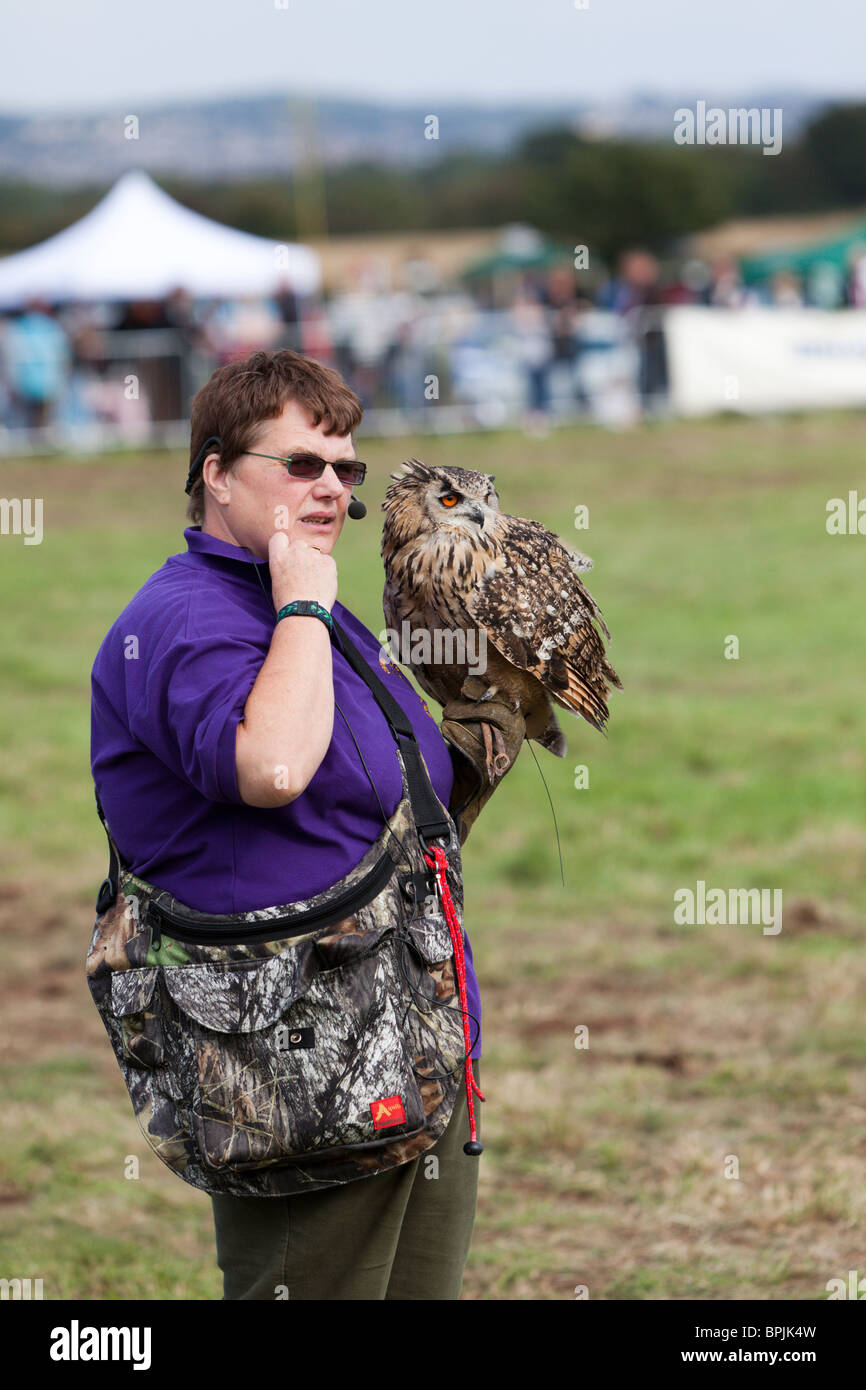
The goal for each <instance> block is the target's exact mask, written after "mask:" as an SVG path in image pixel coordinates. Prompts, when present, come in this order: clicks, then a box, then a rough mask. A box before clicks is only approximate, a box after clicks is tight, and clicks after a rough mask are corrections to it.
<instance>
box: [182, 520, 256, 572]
mask: <svg viewBox="0 0 866 1390" xmlns="http://www.w3.org/2000/svg"><path fill="white" fill-rule="evenodd" d="M183 534H184V538H185V540H186V544H187V550H188V551H189V552H190V554H193V555H221V556H222V557H223V558H224V559H226V560H240V561H241V563H242V564H245V565H254V564H255V565H265V566H266V567H267V564H268V562H267V560H260V559H259V558H258V557H256V558H255V560H254V559H252V558H251V556H250V554H249V552H248V551H246V550H242V549H241V547H240V546H239V545H231V544H230V543H229V542H228V541H222V540H220V538H219V536H211V535H210V534H209V533H208V532H207V531H203V530H202V529H201V527H200V526H187V527H186V529H185V531H184V533H183Z"/></svg>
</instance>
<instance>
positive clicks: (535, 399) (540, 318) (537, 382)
mask: <svg viewBox="0 0 866 1390" xmlns="http://www.w3.org/2000/svg"><path fill="white" fill-rule="evenodd" d="M509 318H510V323H511V326H512V330H513V332H514V346H515V351H516V354H517V357H518V360H519V361H520V362H521V364H522V365H523V369H524V371H525V373H526V384H527V406H528V411H529V415H528V424H529V425H530V427H538V426H540V425H542V424H544V423H545V417H546V415H547V412H548V410H549V408H550V392H549V386H548V373H549V371H550V367H551V364H552V362H553V330H552V326H551V322H550V318H549V316H548V311H547V309H546V307H545V305H544V304H542V303H541V301H540V299H539V297H538V294H537V292H536V291H535V290H534V289H533V288H531V286H530V284H529V283H528V282H524V283H523V284H522V285H521V287H520V289H519V291H518V293H517V298H516V299H515V301H514V303H513V304H512V306H511V311H510V315H509Z"/></svg>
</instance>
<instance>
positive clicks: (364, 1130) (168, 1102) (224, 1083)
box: [87, 624, 484, 1197]
mask: <svg viewBox="0 0 866 1390" xmlns="http://www.w3.org/2000/svg"><path fill="white" fill-rule="evenodd" d="M334 640H335V642H338V643H339V645H340V647H341V650H342V651H343V653H344V655H345V656H346V659H347V660H348V661H349V662H350V664H351V665H352V666H353V668H354V669H355V670H356V671H357V672H358V674H359V675H361V676H362V678H363V679H364V680H365V681H366V683H367V684H368V686H369V687H370V689H371V691H372V693H373V696H374V698H375V699H376V701H377V703H378V704H379V706H380V708H381V709H382V710H383V713H384V714H385V716H386V718H387V719H388V723H389V725H390V728H391V733H392V735H393V737H394V739H395V743H396V752H397V758H398V761H399V764H400V770H401V775H402V782H403V790H402V795H401V799H400V802H399V804H398V806H397V808H396V810H395V811H394V814H393V815H392V816H391V817H390V819H389V820H388V821H387V823H386V824H385V826H384V828H383V830H382V833H381V835H380V836H379V838H378V839H377V840H376V842H375V844H373V845H372V846H371V847H370V849H369V850H368V852H367V854H365V856H364V858H363V859H362V860H361V862H360V864H358V865H357V866H356V867H355V868H354V869H352V871H351V872H350V873H349V874H347V875H346V876H345V877H344V878H343V879H341V880H340V881H339V882H338V883H335V884H333V885H332V887H330V888H328V889H326V890H325V891H324V892H322V893H319V894H317V895H316V896H315V897H313V898H308V899H306V900H304V901H300V902H293V903H283V904H279V905H277V906H274V907H266V908H261V909H258V910H255V911H250V912H239V913H229V914H208V913H202V912H197V911H196V910H195V909H193V908H191V907H189V906H187V905H186V904H184V903H181V902H179V901H178V900H177V899H176V898H174V897H173V896H172V895H171V894H170V893H168V892H166V891H165V890H162V889H160V888H158V887H156V886H155V885H154V884H151V883H147V882H146V881H145V880H143V879H141V878H139V877H138V876H137V875H135V874H133V873H132V872H131V871H130V870H129V868H128V867H127V866H125V865H124V864H123V862H122V859H121V856H120V854H119V852H118V850H117V846H116V844H115V842H114V840H113V838H112V835H111V832H110V830H109V828H108V825H107V823H106V821H105V817H104V815H103V812H102V807H101V806H100V805H99V798H98V795H97V809H98V811H99V815H100V818H101V820H102V822H103V825H104V827H105V831H106V834H107V836H108V843H109V852H110V863H109V872H108V877H107V878H106V879H105V880H104V882H103V883H102V885H101V887H100V890H99V896H98V899H97V903H96V913H97V916H96V923H95V926H94V930H93V936H92V939H91V944H90V950H89V954H88V957H87V979H88V984H89V987H90V992H91V995H92V997H93V1000H94V1002H95V1004H96V1007H97V1009H98V1010H99V1013H100V1016H101V1018H102V1021H103V1023H104V1025H105V1028H106V1031H107V1033H108V1037H109V1039H110V1041H111V1045H112V1048H113V1050H114V1053H115V1056H116V1058H117V1061H118V1063H119V1065H120V1070H121V1072H122V1074H123V1079H124V1081H125V1083H126V1086H127V1089H128V1091H129V1094H130V1097H131V1099H132V1105H133V1110H134V1112H135V1115H136V1118H137V1119H138V1123H139V1126H140V1128H141V1130H142V1133H143V1134H144V1137H145V1139H146V1140H147V1142H148V1143H149V1145H150V1146H151V1148H152V1149H153V1150H154V1151H155V1152H156V1153H157V1154H158V1156H159V1157H160V1158H161V1159H162V1160H163V1162H164V1163H166V1164H167V1165H168V1167H169V1168H171V1169H172V1170H173V1171H174V1172H175V1173H177V1174H178V1175H179V1176H180V1177H182V1178H183V1179H184V1180H185V1181H186V1182H188V1183H190V1184H192V1186H194V1187H198V1188H201V1189H203V1190H204V1191H206V1192H209V1193H230V1194H233V1195H235V1196H259V1197H278V1196H288V1195H291V1194H293V1193H297V1192H311V1191H316V1190H319V1189H321V1188H325V1187H333V1186H336V1185H340V1184H343V1183H347V1182H351V1181H353V1180H354V1179H357V1178H361V1177H366V1176H368V1175H371V1174H375V1173H378V1172H382V1171H384V1170H386V1169H388V1168H393V1167H396V1166H398V1165H399V1164H402V1163H406V1162H408V1161H409V1160H410V1159H412V1158H414V1157H415V1156H416V1155H418V1154H420V1153H422V1152H424V1150H425V1149H428V1148H430V1147H431V1146H432V1145H433V1144H434V1143H435V1142H436V1140H437V1139H438V1138H439V1137H440V1135H441V1134H442V1133H443V1131H444V1129H445V1127H446V1125H447V1123H448V1121H449V1119H450V1117H451V1114H452V1112H453V1109H454V1103H455V1101H456V1098H457V1094H458V1089H459V1085H460V1073H461V1072H462V1073H463V1081H464V1084H465V1087H466V1093H467V1101H468V1105H469V1115H470V1134H471V1140H470V1142H469V1143H468V1144H466V1145H465V1146H464V1147H465V1151H466V1153H467V1154H470V1155H475V1154H477V1153H479V1152H480V1151H481V1145H480V1144H479V1143H477V1142H475V1124H474V1109H473V1104H472V1094H473V1091H474V1093H475V1094H476V1095H477V1096H478V1097H479V1098H480V1099H481V1100H483V1099H484V1097H483V1096H482V1094H481V1092H480V1091H479V1090H478V1087H477V1085H476V1083H475V1079H474V1076H473V1075H472V1062H471V1058H470V1056H469V1053H470V1047H469V1045H468V1040H469V1028H468V1019H467V1014H466V1004H465V981H464V973H463V959H462V956H463V946H462V935H463V885H462V869H461V858H460V844H459V840H458V837H457V831H456V826H455V824H454V821H453V820H452V818H451V816H450V815H449V813H448V811H447V809H446V808H445V807H444V806H443V805H442V803H441V802H440V801H439V799H438V797H437V796H436V794H435V792H434V790H433V787H432V785H431V783H430V778H429V776H428V773H427V770H426V767H425V765H424V761H423V758H422V756H421V752H420V749H419V747H418V743H417V740H416V738H415V735H414V732H413V730H412V726H411V723H410V721H409V719H408V717H407V716H406V714H405V713H404V711H403V710H402V709H401V707H400V706H399V704H398V703H397V701H396V700H395V699H394V698H393V696H392V695H391V694H390V692H389V691H388V690H387V689H386V687H385V686H384V684H383V683H382V682H381V681H380V680H379V678H378V676H377V675H376V674H375V673H374V672H373V671H372V670H371V669H370V667H369V666H368V665H367V663H366V662H365V661H364V659H363V657H362V656H361V654H360V653H359V652H358V651H357V650H356V649H355V647H354V646H353V644H352V643H351V642H350V640H349V638H348V637H347V635H346V633H345V632H344V631H343V630H341V629H339V628H338V627H337V625H336V624H335V625H334Z"/></svg>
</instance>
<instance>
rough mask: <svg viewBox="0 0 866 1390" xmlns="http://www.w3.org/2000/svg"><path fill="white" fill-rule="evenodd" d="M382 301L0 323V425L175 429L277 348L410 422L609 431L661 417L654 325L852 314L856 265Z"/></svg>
mask: <svg viewBox="0 0 866 1390" xmlns="http://www.w3.org/2000/svg"><path fill="white" fill-rule="evenodd" d="M409 269H410V270H411V274H407V275H406V276H404V280H403V283H402V284H401V285H400V286H399V287H396V288H395V287H393V286H391V285H390V284H388V283H385V282H383V277H382V275H381V273H378V274H377V273H373V274H370V273H369V268H368V269H367V270H366V271H365V270H364V268H363V267H361V269H359V272H358V275H357V282H356V283H355V284H353V285H352V286H351V287H350V288H348V289H345V290H343V291H341V292H339V293H335V294H333V295H331V296H329V297H327V298H323V299H321V300H316V301H313V300H309V299H307V300H304V299H299V298H298V297H297V296H296V295H295V294H293V292H292V289H291V287H290V285H289V284H288V283H287V282H284V283H282V284H281V285H280V286H279V287H278V288H277V290H276V292H275V294H274V295H273V296H272V297H270V298H265V299H252V298H249V299H225V300H208V301H203V300H193V299H192V298H191V297H190V295H189V294H188V293H187V292H186V290H184V289H183V288H182V287H178V288H177V289H175V290H174V291H173V292H172V293H171V294H169V295H168V296H167V298H165V299H164V300H137V301H130V302H127V303H111V304H108V303H106V304H50V303H47V302H45V301H43V300H39V299H32V300H30V301H29V302H28V303H26V304H25V305H24V306H23V307H22V308H21V309H19V310H17V311H15V312H11V313H7V314H5V315H2V316H0V426H2V427H3V428H4V429H5V430H8V431H16V432H17V431H38V430H45V429H48V430H49V431H50V430H51V429H52V428H55V429H56V428H58V427H60V428H63V427H66V426H76V425H82V424H84V425H88V424H96V425H107V426H116V427H118V428H121V429H123V430H125V431H127V432H128V431H132V432H133V433H134V432H135V431H136V430H138V431H140V433H141V436H142V437H146V436H147V434H148V433H149V432H150V430H151V428H152V426H153V424H154V422H180V421H182V420H184V419H185V418H186V415H187V413H188V403H189V401H190V399H191V398H192V395H193V394H194V392H195V391H196V390H197V388H198V386H199V385H201V384H202V382H203V381H205V380H206V379H207V378H208V376H209V375H210V373H211V372H212V371H213V369H214V367H216V366H219V365H220V364H221V363H223V362H227V361H230V360H233V359H235V358H237V357H243V356H246V355H247V353H248V352H250V351H251V350H252V349H254V348H257V347H262V348H276V347H293V348H296V349H298V350H300V351H303V352H306V353H308V354H309V355H311V356H313V357H315V358H317V360H319V361H322V362H325V363H331V364H332V365H334V366H336V367H337V368H338V369H339V371H340V372H341V373H342V375H343V376H344V377H345V379H346V380H347V381H348V382H349V383H350V385H351V386H352V388H353V390H355V391H356V392H357V394H358V395H359V396H360V398H361V400H362V402H363V404H364V407H365V410H367V411H374V412H375V411H397V412H400V414H401V416H403V417H409V418H410V420H411V422H412V423H420V422H421V420H422V417H425V416H429V412H430V410H431V408H432V407H437V408H441V407H442V406H443V405H444V406H448V407H450V408H451V410H452V414H453V412H456V413H457V415H458V416H460V418H465V419H467V420H469V419H471V420H474V421H475V422H476V423H478V424H481V425H485V424H488V425H499V424H505V423H508V422H511V421H513V420H514V419H515V417H517V418H522V419H523V420H524V422H525V423H526V425H527V427H529V428H537V429H542V430H543V429H544V428H545V427H546V425H547V424H548V423H549V421H550V419H551V417H554V416H562V417H574V416H580V415H581V414H585V415H589V416H591V417H592V418H595V419H598V420H601V421H608V422H615V421H618V420H629V419H633V418H639V417H640V415H641V414H647V413H652V412H654V411H656V410H659V409H664V402H665V396H666V391H667V364H666V358H665V341H664V326H663V324H664V310H665V309H666V308H668V307H670V306H674V305H682V304H698V305H707V306H711V307H718V308H724V309H736V308H742V307H748V306H750V305H775V306H780V307H782V306H789V305H817V306H819V307H822V308H830V307H838V306H840V305H846V306H850V307H855V308H862V307H866V254H860V255H859V256H853V257H852V258H851V261H850V264H849V267H848V271H847V274H844V275H843V274H842V273H841V272H840V273H839V274H837V275H836V276H835V278H834V275H833V273H832V267H828V266H826V265H825V266H824V267H823V269H822V268H821V267H818V269H817V271H816V273H814V274H812V275H810V276H809V277H808V278H807V279H806V280H805V281H802V280H800V279H798V278H797V277H795V276H793V275H791V274H790V273H788V272H780V273H778V274H776V275H775V276H773V277H771V278H769V279H768V280H767V281H766V282H765V283H762V284H760V285H758V286H751V287H749V286H746V285H745V284H744V283H743V281H742V278H741V276H740V272H739V268H738V265H737V262H735V261H733V260H730V259H725V260H719V261H718V262H716V263H715V264H713V265H707V264H705V263H703V262H701V261H696V260H687V261H685V262H684V263H682V264H681V265H679V266H677V267H676V268H675V269H674V270H673V271H669V272H666V271H665V270H664V268H663V267H662V265H661V264H660V262H659V261H658V259H657V258H656V257H655V256H653V255H652V254H650V253H649V252H648V251H645V250H642V249H640V248H633V249H630V250H628V251H626V252H624V253H623V255H622V256H621V257H620V258H619V261H618V264H617V266H616V270H615V272H614V273H612V274H611V275H610V276H608V277H607V278H605V279H603V280H602V281H600V282H599V283H597V284H596V285H595V286H594V288H585V287H584V281H583V278H582V272H580V271H576V270H574V269H571V268H568V269H566V268H563V267H561V266H560V267H554V268H552V269H551V268H545V269H539V270H533V269H531V268H525V269H519V268H517V269H515V270H514V271H513V272H512V273H511V274H510V275H509V276H507V277H506V278H505V282H504V283H505V292H504V293H503V281H502V279H501V278H500V280H499V282H498V284H497V286H496V287H495V288H494V287H492V282H490V281H484V280H481V281H480V282H478V283H477V284H473V288H472V289H471V290H470V289H468V288H466V287H465V285H461V286H456V287H448V286H444V285H442V284H441V283H440V282H439V281H438V279H437V277H436V276H435V275H432V274H429V275H426V276H425V275H422V274H421V273H420V272H421V270H423V269H424V267H423V266H420V267H419V266H418V265H415V264H413V266H412V267H410V268H409Z"/></svg>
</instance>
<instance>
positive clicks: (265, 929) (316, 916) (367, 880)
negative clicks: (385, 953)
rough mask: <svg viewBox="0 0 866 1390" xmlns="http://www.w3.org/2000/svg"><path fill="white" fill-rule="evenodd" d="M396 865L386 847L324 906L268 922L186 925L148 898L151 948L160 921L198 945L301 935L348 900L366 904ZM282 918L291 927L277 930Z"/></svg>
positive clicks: (334, 917) (339, 913) (336, 914)
mask: <svg viewBox="0 0 866 1390" xmlns="http://www.w3.org/2000/svg"><path fill="white" fill-rule="evenodd" d="M397 868H398V865H397V863H396V862H395V861H394V860H393V859H392V858H391V855H390V854H389V853H388V852H387V851H386V852H385V853H384V854H383V855H382V857H381V858H380V859H377V861H376V863H375V864H374V865H373V867H372V869H370V870H369V871H368V873H366V874H365V875H364V877H363V878H362V879H361V882H360V883H358V884H356V885H355V886H354V887H353V888H349V889H346V891H345V892H343V893H341V894H340V896H339V897H338V898H334V899H333V900H332V901H331V902H329V903H328V904H327V905H326V906H324V907H313V908H310V909H309V910H308V911H306V912H302V913H300V914H298V913H295V914H293V915H292V916H291V917H287V916H286V917H271V918H269V920H268V921H267V922H260V923H257V924H253V925H251V926H247V927H244V926H241V925H238V926H232V927H218V926H210V925H208V924H207V923H204V924H203V925H202V926H201V927H191V926H189V925H188V921H187V918H186V917H182V916H180V914H178V913H176V912H172V911H171V910H170V909H169V908H166V907H160V906H159V904H158V903H157V902H156V901H155V899H153V898H151V899H149V901H148V904H147V909H146V915H145V922H146V925H147V926H149V927H150V932H151V946H152V947H153V949H154V951H158V950H159V949H160V946H161V944H162V932H161V930H160V925H161V923H167V924H168V925H169V927H170V928H171V933H170V934H171V937H172V939H174V940H177V941H183V942H186V943H187V944H188V945H198V946H221V945H225V944H234V943H235V942H237V943H242V942H245V941H279V940H281V939H282V938H283V937H290V936H302V935H303V934H304V933H305V932H307V931H309V930H310V929H311V927H316V926H327V925H328V924H329V923H331V922H337V921H339V920H340V918H341V917H343V916H345V909H346V908H347V907H348V906H349V905H350V904H351V905H352V906H353V907H354V908H355V910H357V909H359V908H362V907H366V906H367V904H368V903H369V902H371V901H372V899H373V898H375V897H376V895H377V894H378V893H379V892H380V891H381V890H382V888H384V886H385V884H386V883H387V882H388V879H389V878H390V877H391V875H392V874H393V873H394V872H395V870H396V869H397ZM281 922H291V923H292V928H291V930H290V931H285V930H283V931H280V930H276V928H277V927H278V926H279V924H280V923H281Z"/></svg>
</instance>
